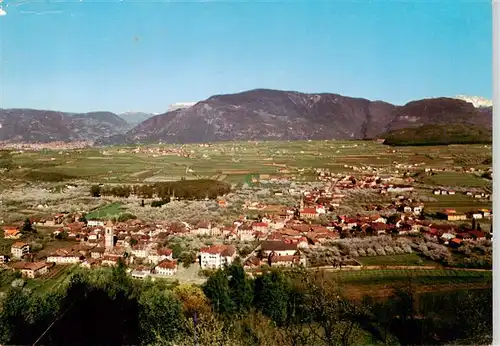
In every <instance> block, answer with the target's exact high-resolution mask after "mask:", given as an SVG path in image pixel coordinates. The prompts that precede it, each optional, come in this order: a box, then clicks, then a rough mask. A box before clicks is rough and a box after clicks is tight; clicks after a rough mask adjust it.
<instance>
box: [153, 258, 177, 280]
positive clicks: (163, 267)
mask: <svg viewBox="0 0 500 346" xmlns="http://www.w3.org/2000/svg"><path fill="white" fill-rule="evenodd" d="M155 273H156V274H158V275H164V276H172V275H174V274H175V273H177V260H171V259H167V260H164V261H162V262H160V263H158V265H157V266H156V267H155Z"/></svg>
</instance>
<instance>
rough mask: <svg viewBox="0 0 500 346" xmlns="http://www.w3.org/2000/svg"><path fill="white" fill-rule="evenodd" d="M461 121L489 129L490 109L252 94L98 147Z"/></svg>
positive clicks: (323, 134) (433, 101)
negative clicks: (398, 104) (399, 104)
mask: <svg viewBox="0 0 500 346" xmlns="http://www.w3.org/2000/svg"><path fill="white" fill-rule="evenodd" d="M457 122H458V123H471V124H478V125H480V126H484V127H487V128H491V108H481V109H478V108H475V107H474V105H473V104H472V103H470V102H467V101H464V100H459V99H456V98H451V97H438V98H428V99H422V100H415V101H410V102H408V103H406V104H405V105H402V106H397V105H393V104H391V103H388V102H385V101H380V100H377V101H370V100H368V99H365V98H359V97H348V96H342V95H340V94H334V93H301V92H296V91H283V90H274V89H252V90H248V91H243V92H239V93H234V94H220V95H213V96H211V97H209V98H207V99H206V100H203V101H200V102H197V103H196V104H195V105H193V106H190V107H189V108H185V109H177V110H175V111H171V112H166V113H163V114H160V115H156V116H154V117H152V118H150V119H147V120H146V121H144V122H142V123H140V124H138V125H137V126H136V127H134V128H133V129H131V130H130V131H128V132H127V133H126V134H125V135H123V136H114V137H110V138H102V139H100V140H99V141H98V142H97V144H102V145H106V144H132V143H199V142H212V141H230V140H299V139H341V140H342V139H343V140H345V139H370V138H375V137H377V136H378V135H380V134H383V133H386V132H388V131H391V130H396V129H400V128H405V127H416V126H421V125H426V124H433V123H436V124H447V123H457Z"/></svg>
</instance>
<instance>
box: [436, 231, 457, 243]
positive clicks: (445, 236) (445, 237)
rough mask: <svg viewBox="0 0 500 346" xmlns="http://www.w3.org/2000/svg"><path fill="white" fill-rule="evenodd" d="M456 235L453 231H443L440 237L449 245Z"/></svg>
mask: <svg viewBox="0 0 500 346" xmlns="http://www.w3.org/2000/svg"><path fill="white" fill-rule="evenodd" d="M454 238H455V235H454V234H452V233H443V234H442V235H441V237H439V239H440V240H441V241H442V242H443V243H444V245H448V244H449V242H450V240H452V239H454Z"/></svg>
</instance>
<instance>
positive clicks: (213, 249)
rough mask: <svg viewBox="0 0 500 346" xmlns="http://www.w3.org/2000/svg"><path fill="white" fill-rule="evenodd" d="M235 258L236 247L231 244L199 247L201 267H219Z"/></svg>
mask: <svg viewBox="0 0 500 346" xmlns="http://www.w3.org/2000/svg"><path fill="white" fill-rule="evenodd" d="M235 258H236V248H235V247H234V246H232V245H212V246H210V247H206V248H202V249H200V265H201V269H207V268H210V269H220V268H222V267H224V266H225V265H230V264H231V263H232V262H233V261H234V259H235Z"/></svg>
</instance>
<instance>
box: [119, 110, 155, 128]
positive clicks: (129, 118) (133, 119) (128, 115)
mask: <svg viewBox="0 0 500 346" xmlns="http://www.w3.org/2000/svg"><path fill="white" fill-rule="evenodd" d="M155 115H156V114H151V113H144V112H125V113H120V114H118V116H119V117H120V118H122V119H123V120H125V121H126V122H127V123H128V124H130V125H131V126H135V125H137V124H139V123H142V122H143V121H144V120H148V119H149V118H151V117H154V116H155Z"/></svg>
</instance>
